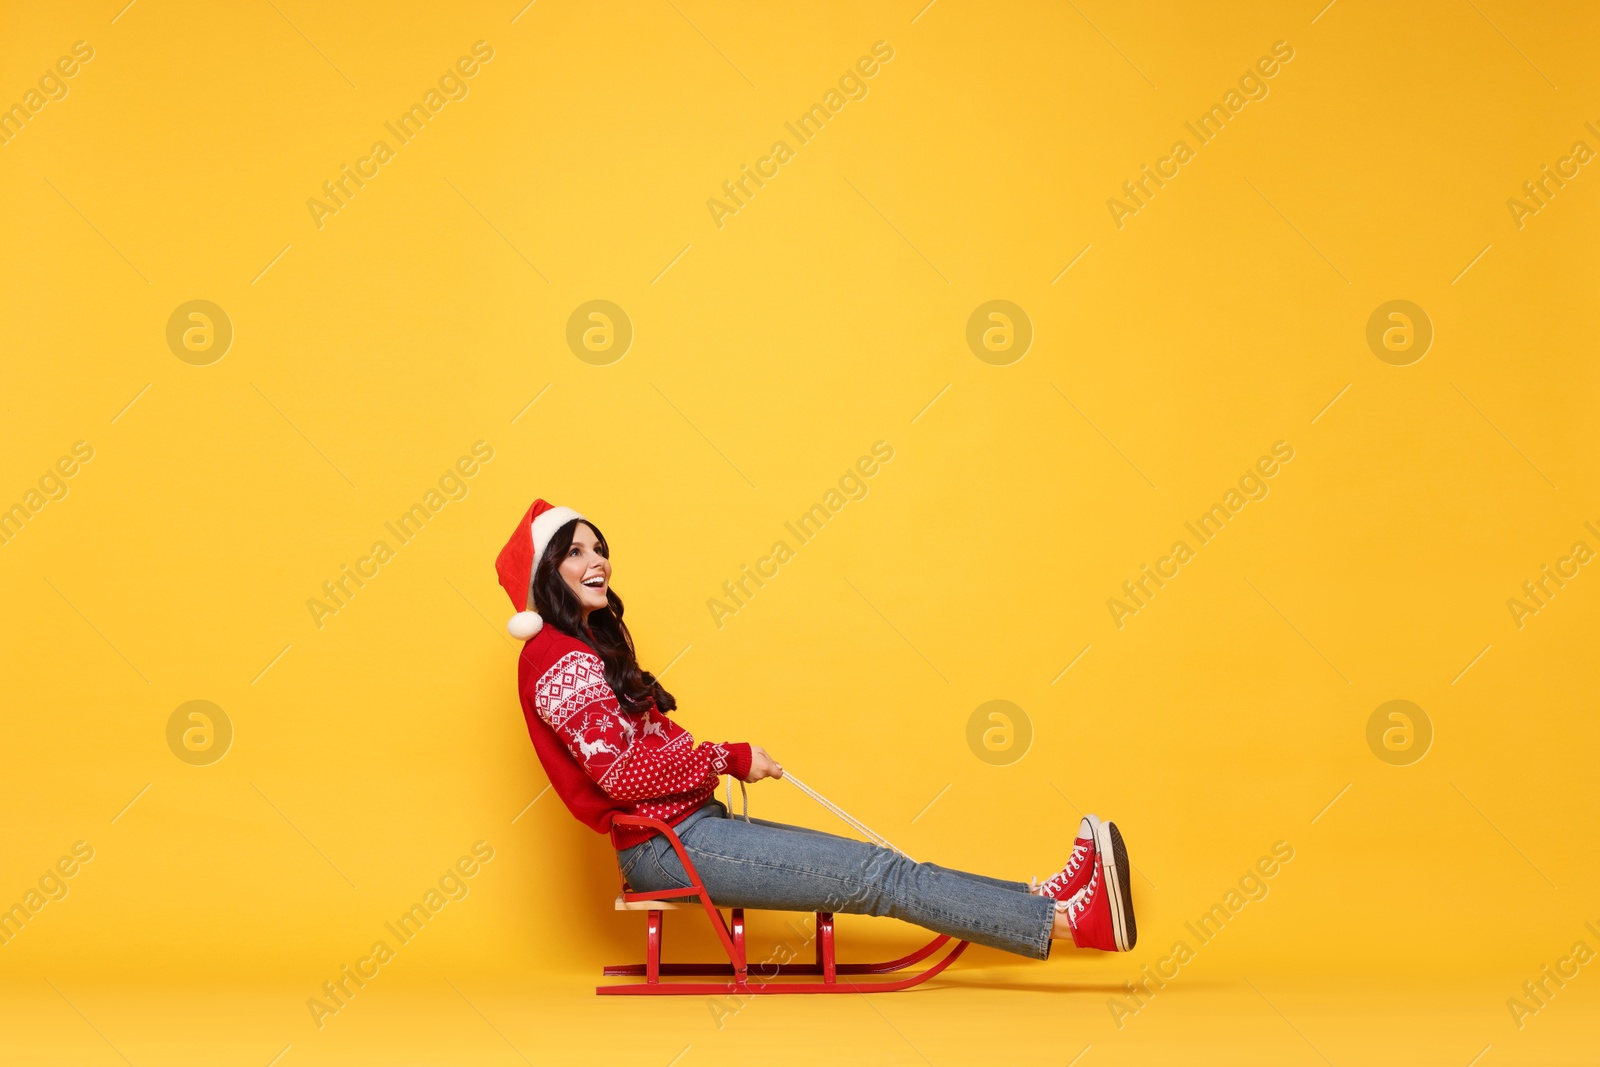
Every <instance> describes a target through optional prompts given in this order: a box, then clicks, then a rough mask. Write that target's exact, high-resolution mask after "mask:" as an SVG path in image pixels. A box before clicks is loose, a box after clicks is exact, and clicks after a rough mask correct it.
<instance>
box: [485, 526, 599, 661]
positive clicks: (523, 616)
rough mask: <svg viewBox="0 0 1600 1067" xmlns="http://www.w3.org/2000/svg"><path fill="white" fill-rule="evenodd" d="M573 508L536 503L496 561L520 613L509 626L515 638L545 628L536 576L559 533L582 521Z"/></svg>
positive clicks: (496, 567)
mask: <svg viewBox="0 0 1600 1067" xmlns="http://www.w3.org/2000/svg"><path fill="white" fill-rule="evenodd" d="M581 518H583V516H582V515H579V514H578V513H577V512H576V511H573V510H572V509H571V508H560V507H555V506H554V505H552V504H547V503H546V502H545V501H543V500H535V501H534V502H533V506H532V507H530V508H529V509H528V511H527V513H526V514H525V515H523V516H522V518H521V519H520V520H518V522H517V528H516V529H515V530H513V531H512V532H511V539H510V540H509V541H507V542H506V547H504V548H502V549H501V550H500V555H499V556H498V557H496V559H495V561H494V569H495V573H496V574H497V575H498V576H499V578H500V585H501V587H502V588H504V589H505V591H506V596H508V597H510V598H511V604H512V606H513V607H515V608H516V609H517V613H516V614H515V615H513V616H511V619H510V621H509V622H507V623H506V630H507V631H508V632H510V634H511V636H512V637H515V638H517V639H518V640H521V641H526V640H528V639H529V638H531V637H533V635H535V634H537V633H538V632H539V631H540V630H541V629H543V627H544V620H543V619H541V618H540V617H539V613H538V612H536V611H534V610H533V572H534V569H535V568H536V567H538V566H539V557H540V556H542V555H544V550H545V546H546V545H548V544H549V543H550V538H552V537H554V536H555V533H556V531H557V530H559V529H561V527H563V526H565V525H566V524H567V523H569V522H571V521H572V520H573V519H581Z"/></svg>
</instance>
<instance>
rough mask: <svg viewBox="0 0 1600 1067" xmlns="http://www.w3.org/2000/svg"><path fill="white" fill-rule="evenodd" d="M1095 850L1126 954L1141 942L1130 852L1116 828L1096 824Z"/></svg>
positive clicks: (1119, 941)
mask: <svg viewBox="0 0 1600 1067" xmlns="http://www.w3.org/2000/svg"><path fill="white" fill-rule="evenodd" d="M1094 847H1095V851H1096V852H1098V853H1099V854H1100V868H1101V870H1103V871H1104V872H1105V876H1106V900H1107V903H1109V904H1110V906H1111V930H1112V934H1113V936H1114V937H1115V938H1116V941H1117V950H1118V951H1120V952H1127V951H1128V950H1129V949H1131V948H1133V946H1134V943H1135V942H1137V941H1138V939H1139V931H1138V926H1137V925H1136V924H1135V922H1134V918H1133V895H1132V892H1131V888H1132V887H1131V885H1130V883H1129V878H1128V849H1127V846H1126V845H1124V844H1123V841H1122V832H1121V831H1120V830H1118V829H1117V824H1116V823H1114V822H1109V821H1104V822H1103V821H1101V820H1099V819H1095V820H1094Z"/></svg>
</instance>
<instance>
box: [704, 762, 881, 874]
mask: <svg viewBox="0 0 1600 1067" xmlns="http://www.w3.org/2000/svg"><path fill="white" fill-rule="evenodd" d="M782 781H785V782H790V783H792V784H793V785H794V787H795V788H796V789H798V790H800V792H802V793H804V794H805V795H806V796H808V797H810V798H811V799H812V800H815V801H816V802H817V803H818V804H821V805H822V806H823V807H825V808H827V809H828V810H829V811H831V812H833V814H835V815H837V816H838V817H839V818H840V819H842V820H843V821H845V822H846V823H849V824H850V825H851V826H853V827H855V828H856V829H857V830H858V831H860V832H861V833H862V835H864V836H865V837H866V838H867V839H868V840H869V841H871V842H872V843H873V844H875V845H881V846H883V847H884V848H886V849H888V850H889V851H890V852H898V853H900V855H902V856H905V858H906V859H911V856H910V854H909V853H907V852H906V851H904V850H903V849H899V848H896V847H895V846H894V845H892V844H890V842H889V839H888V838H886V837H884V836H883V835H882V834H880V833H878V832H877V831H876V830H873V829H872V827H870V826H868V825H867V824H866V823H864V822H862V821H861V820H860V819H857V818H856V817H855V816H853V815H851V814H850V813H849V812H847V811H845V810H844V809H843V808H841V807H840V806H839V805H837V804H835V803H834V802H833V801H831V800H829V799H828V798H827V797H825V796H823V795H822V794H821V793H819V792H817V791H816V790H815V789H812V788H811V787H810V786H808V785H806V784H805V783H804V782H802V781H801V780H800V779H798V778H796V777H795V776H794V775H792V774H790V773H789V772H788V771H785V772H784V774H783V778H782ZM739 788H740V789H743V788H744V783H743V782H740V783H739ZM728 800H729V802H730V803H731V802H732V800H733V788H732V786H730V787H729V788H728ZM749 818H750V815H749V810H748V808H747V809H746V811H745V819H746V820H747V821H748V820H749Z"/></svg>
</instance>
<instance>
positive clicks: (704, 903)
mask: <svg viewBox="0 0 1600 1067" xmlns="http://www.w3.org/2000/svg"><path fill="white" fill-rule="evenodd" d="M614 821H615V822H616V823H617V824H619V825H622V826H638V827H649V828H650V829H653V830H658V831H660V832H661V833H662V834H664V835H665V836H666V838H667V841H668V842H669V843H670V844H671V845H672V850H673V851H674V852H676V853H677V854H678V861H679V862H680V863H682V864H683V870H684V873H686V874H687V875H688V876H689V881H690V883H691V884H690V885H689V887H688V888H686V889H658V890H653V891H651V892H647V893H635V892H631V891H629V889H628V885H627V882H626V881H623V880H621V878H620V875H621V872H620V871H619V872H618V875H619V881H621V887H622V888H621V892H619V893H618V894H617V902H616V907H617V910H618V911H643V912H645V913H646V926H645V938H646V940H645V962H644V963H625V964H619V965H616V966H612V967H607V968H606V969H605V971H604V972H603V973H604V974H605V975H606V976H607V977H628V978H640V977H642V978H643V979H644V981H642V982H629V983H626V984H624V985H603V986H596V987H595V992H596V993H599V994H602V995H611V994H623V995H639V994H642V995H646V996H663V995H666V996H672V995H676V996H684V995H689V996H714V995H718V994H730V993H736V994H740V995H746V994H758V993H892V992H894V991H896V990H900V989H910V988H911V987H912V986H914V985H920V984H921V983H923V982H926V981H927V980H928V979H930V978H932V977H933V976H934V975H936V974H938V973H939V972H940V971H942V970H944V969H945V968H946V967H948V966H950V964H952V963H954V962H955V960H956V957H957V956H959V955H961V953H962V952H963V951H965V950H966V947H967V944H968V942H966V941H957V942H956V943H955V948H953V949H950V950H949V951H948V952H945V953H944V955H942V956H940V957H939V959H938V961H937V962H935V963H933V964H931V965H929V966H928V967H925V968H923V969H922V970H920V971H917V972H916V973H914V974H909V975H906V976H905V977H902V978H890V979H884V980H876V981H855V980H853V979H852V977H850V976H853V975H870V974H893V973H894V972H896V971H903V970H905V969H906V968H907V967H911V966H914V965H916V964H918V963H921V962H922V961H923V960H925V959H928V958H929V957H931V956H933V955H935V954H936V953H938V952H939V951H940V950H941V949H943V948H944V947H945V945H946V944H948V943H949V941H950V940H951V939H950V936H949V935H948V934H940V935H939V936H938V937H936V938H934V939H933V940H932V941H930V942H928V943H927V944H926V945H923V946H922V947H921V948H919V949H917V950H916V951H915V952H913V953H911V954H909V955H906V956H902V957H900V958H899V959H897V960H889V961H887V962H885V963H839V962H838V961H836V960H835V959H834V953H833V913H832V912H827V911H819V912H817V933H816V937H817V960H816V962H815V963H759V964H757V965H756V974H755V975H754V977H752V976H751V974H750V965H749V962H748V960H747V959H746V958H745V940H744V909H743V908H733V909H731V921H730V920H727V919H724V918H723V917H722V912H721V911H719V910H718V909H717V906H716V905H715V904H713V903H711V894H709V893H708V892H706V888H705V885H704V884H703V883H702V882H701V881H700V874H699V872H698V871H696V870H695V869H694V864H693V863H692V862H691V861H690V859H689V854H688V853H687V852H685V851H684V848H683V842H681V841H679V840H678V835H677V834H675V833H673V831H672V827H670V826H668V825H667V824H666V823H664V822H662V821H661V820H659V819H651V818H647V817H645V816H642V815H618V816H616V818H615V820H614ZM669 897H698V898H699V902H698V903H674V902H672V901H670V900H668V899H667V898H669ZM697 908H699V909H704V911H705V913H706V917H707V918H708V919H710V920H711V928H712V929H713V930H714V931H716V934H717V940H719V941H720V942H721V943H722V950H723V952H725V953H727V956H728V962H727V963H663V962H661V920H662V913H663V912H667V911H682V910H688V911H694V910H695V909H697ZM711 977H715V978H720V979H722V980H721V981H715V982H663V981H662V979H663V978H711ZM774 979H799V980H788V981H784V980H776V981H775V980H774ZM819 979H820V980H819Z"/></svg>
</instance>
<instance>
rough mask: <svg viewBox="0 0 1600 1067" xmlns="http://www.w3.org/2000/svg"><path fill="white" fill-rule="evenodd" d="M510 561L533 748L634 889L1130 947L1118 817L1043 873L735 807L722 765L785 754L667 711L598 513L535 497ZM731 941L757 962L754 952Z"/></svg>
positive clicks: (1091, 826)
mask: <svg viewBox="0 0 1600 1067" xmlns="http://www.w3.org/2000/svg"><path fill="white" fill-rule="evenodd" d="M890 454H891V455H892V454H893V453H892V452H891V453H890ZM495 573H496V576H497V577H498V579H499V581H500V585H501V587H502V588H503V589H505V591H506V595H507V596H509V597H510V598H511V602H512V604H514V605H515V606H516V607H518V608H519V609H520V610H519V611H518V612H517V614H516V615H514V616H512V618H511V621H510V622H509V623H508V624H507V628H508V629H509V630H510V631H511V633H512V634H513V635H514V636H516V637H520V638H522V639H524V640H525V641H527V644H526V645H524V646H523V648H522V654H521V656H519V657H518V661H517V689H518V692H519V695H520V696H521V699H522V714H523V718H524V719H525V720H526V721H527V724H528V734H529V737H530V738H531V739H532V741H533V747H534V751H535V752H536V753H537V754H538V757H539V762H540V763H541V764H542V765H543V767H544V770H545V773H546V774H547V775H548V776H549V779H550V786H551V788H552V789H554V790H555V792H556V795H557V796H559V797H560V798H561V799H562V802H563V803H565V804H566V806H567V808H568V810H570V811H571V812H572V814H573V815H575V816H576V817H577V818H578V819H579V821H581V822H583V823H584V824H585V825H587V826H588V827H589V828H590V829H592V830H595V831H597V832H599V833H605V834H609V835H610V838H611V843H612V845H613V847H615V848H616V850H617V867H618V871H619V873H620V874H621V876H622V880H623V883H624V890H625V892H634V893H642V894H653V896H651V897H649V898H648V899H651V900H659V899H666V898H668V897H679V896H682V895H688V894H689V893H691V892H692V893H694V894H705V895H702V896H701V900H702V902H703V903H704V904H705V905H706V908H707V910H708V911H710V910H711V909H712V907H713V905H718V906H724V907H730V908H746V907H748V908H766V909H771V910H781V911H816V912H842V913H851V914H865V915H886V916H891V917H893V918H896V919H902V920H904V921H906V922H911V923H915V924H917V925H919V926H923V927H926V928H928V929H930V930H933V931H935V932H937V933H939V934H943V935H945V936H946V937H947V938H948V937H956V938H960V939H961V940H962V941H963V942H968V941H970V942H975V943H977V944H981V945H988V946H990V947H991V948H999V949H1004V950H1005V951H1008V952H1014V953H1016V954H1018V955H1022V956H1027V957H1030V958H1032V959H1040V960H1042V959H1045V958H1047V957H1048V956H1049V955H1050V948H1051V945H1052V944H1053V943H1054V942H1055V941H1059V940H1069V941H1070V942H1071V943H1072V944H1073V945H1075V946H1077V947H1079V948H1096V949H1102V950H1105V951H1111V952H1118V951H1127V950H1128V949H1131V948H1133V946H1134V943H1135V941H1136V940H1137V937H1138V930H1137V926H1136V924H1135V922H1134V916H1133V898H1132V896H1131V892H1130V887H1129V880H1128V871H1129V861H1128V853H1127V849H1126V847H1125V846H1124V844H1123V840H1122V835H1121V831H1120V830H1118V829H1117V827H1116V824H1114V823H1112V822H1109V821H1101V820H1100V819H1099V818H1098V817H1097V816H1094V815H1085V816H1084V817H1083V818H1082V819H1080V820H1079V821H1078V824H1077V829H1078V833H1077V837H1076V839H1075V840H1074V841H1073V844H1072V850H1071V853H1070V855H1069V856H1068V859H1067V864H1066V866H1065V867H1063V868H1062V869H1061V870H1060V871H1058V872H1057V873H1056V874H1054V875H1053V876H1051V877H1050V878H1049V879H1048V880H1047V881H1045V882H1044V883H1042V884H1034V885H1029V884H1028V883H1026V882H1022V881H1020V880H1007V879H1001V878H990V877H987V876H984V875H980V874H972V873H968V872H966V871H959V870H953V869H950V868H947V867H940V866H937V865H935V864H932V863H919V862H917V861H915V860H913V859H911V857H909V856H907V855H905V854H904V853H902V852H899V851H897V850H895V849H893V848H892V847H889V846H888V845H887V844H886V843H883V842H881V841H880V842H879V843H877V844H868V843H867V842H865V841H858V840H855V839H853V838H848V837H840V836H838V835H835V834H828V833H823V832H822V831H819V830H812V829H809V828H807V827H801V826H789V825H785V824H783V823H775V822H769V821H767V820H764V819H751V818H749V817H748V815H747V816H746V817H745V818H744V819H742V820H741V819H735V818H733V817H731V816H730V814H729V812H728V809H727V808H725V807H724V806H723V805H722V804H721V803H720V802H718V801H717V800H716V799H715V797H716V789H717V783H718V781H719V780H720V779H721V777H722V776H723V775H724V774H727V775H731V776H732V777H734V778H737V779H739V780H740V781H741V782H758V781H761V780H762V779H765V778H779V779H781V778H783V777H784V772H783V766H782V764H780V763H778V762H777V761H776V760H775V759H773V758H772V756H770V755H769V754H768V753H767V752H766V750H765V749H763V748H762V747H761V746H759V745H752V744H749V743H747V742H701V743H699V744H696V743H695V739H694V737H693V735H691V734H690V733H689V732H688V731H687V730H685V729H684V728H683V727H682V726H681V725H680V724H679V723H677V722H676V721H674V720H672V719H669V718H667V712H670V711H673V710H675V709H676V708H677V706H678V705H677V701H676V700H675V699H673V697H672V694H671V693H668V692H667V691H666V690H665V689H664V688H662V686H661V683H660V682H658V681H657V680H656V678H655V676H654V675H652V674H650V673H649V672H648V671H644V670H641V669H640V667H639V661H638V657H637V656H636V655H635V654H634V647H633V639H632V637H630V636H629V633H628V628H627V626H626V625H625V624H624V623H623V621H622V614H623V607H622V599H621V598H620V597H618V596H617V593H616V590H614V589H612V588H611V549H610V546H609V545H608V544H607V543H606V538H605V535H604V534H602V533H601V532H600V530H599V528H598V527H596V526H595V525H594V524H593V523H591V522H590V521H589V520H588V519H586V518H585V517H584V516H583V515H582V514H580V513H579V512H577V511H574V510H573V509H572V508H568V507H554V506H552V505H551V504H550V503H548V502H547V501H544V500H535V501H534V502H533V506H532V507H530V508H529V509H528V510H527V512H525V513H524V514H523V516H522V518H521V519H520V520H518V522H517V526H516V528H515V529H514V530H513V531H512V532H511V536H510V538H509V539H508V540H507V541H506V544H505V547H504V548H502V549H501V550H500V555H499V556H498V557H497V558H496V559H495ZM794 784H795V785H796V786H797V787H798V788H800V789H802V790H806V787H805V786H802V785H800V783H799V782H798V781H796V782H795V783H794ZM812 795H813V796H815V794H814V793H813V794H812ZM833 810H834V811H835V814H840V813H839V812H838V809H837V808H836V807H835V808H833ZM1068 825H1069V826H1070V825H1071V824H1070V823H1069V824H1068ZM858 829H862V828H861V827H859V826H858ZM869 836H870V835H869ZM619 899H621V898H619ZM641 899H643V898H641ZM719 921H720V920H719ZM735 921H736V922H739V921H740V920H735ZM736 936H740V937H742V934H740V935H736ZM728 944H729V945H731V944H732V942H728ZM937 944H938V942H935V945H937ZM930 950H931V949H930ZM729 951H730V953H731V954H732V956H733V957H737V958H739V959H742V956H741V955H740V953H741V952H742V949H734V948H730V949H729ZM958 951H959V950H958ZM916 958H918V959H920V958H922V957H920V956H918V957H916ZM949 958H951V959H953V958H954V956H951V957H949ZM908 959H910V957H908ZM902 965H904V964H903V963H902ZM819 966H822V964H820V963H819ZM830 966H831V965H830ZM891 969H892V968H891ZM616 973H620V972H616ZM646 973H648V974H650V975H651V976H652V977H651V981H652V982H653V981H655V978H654V975H655V972H654V970H651V971H648V972H646ZM683 973H713V972H709V971H705V972H701V971H695V972H683ZM825 973H828V972H825ZM858 973H859V972H858ZM740 981H741V983H742V978H741V980H740ZM688 989H689V987H685V990H688ZM606 991H607V990H601V992H606ZM790 991H791V992H792V991H794V990H790Z"/></svg>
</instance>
